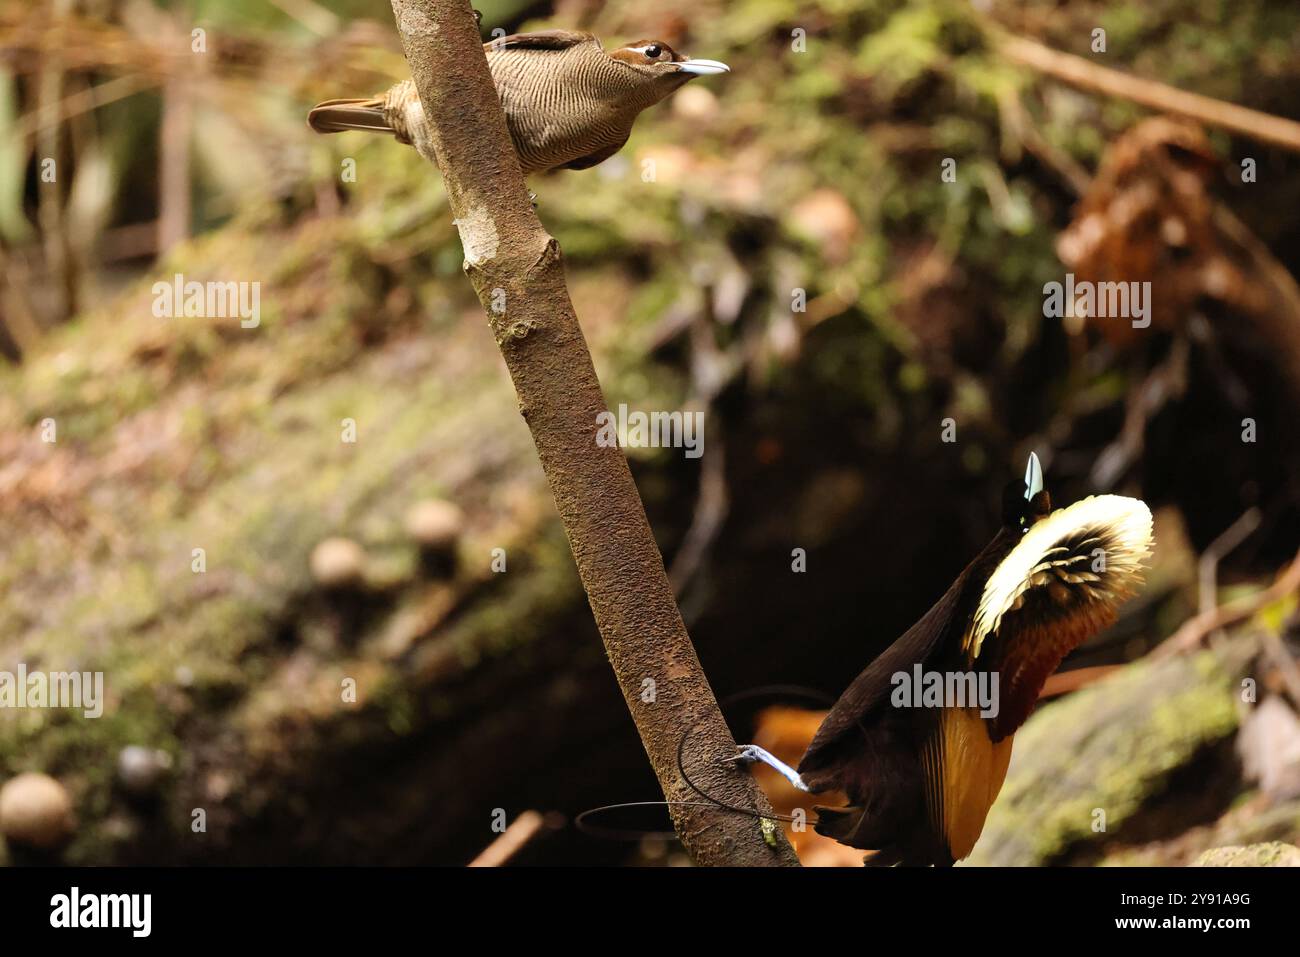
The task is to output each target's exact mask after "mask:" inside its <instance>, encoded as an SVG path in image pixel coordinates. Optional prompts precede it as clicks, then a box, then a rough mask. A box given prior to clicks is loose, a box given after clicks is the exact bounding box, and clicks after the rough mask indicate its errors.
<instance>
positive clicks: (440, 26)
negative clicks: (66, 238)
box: [392, 0, 797, 866]
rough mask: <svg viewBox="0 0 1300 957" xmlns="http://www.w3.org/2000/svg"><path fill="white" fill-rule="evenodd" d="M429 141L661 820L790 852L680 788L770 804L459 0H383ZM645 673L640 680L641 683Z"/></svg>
mask: <svg viewBox="0 0 1300 957" xmlns="http://www.w3.org/2000/svg"><path fill="white" fill-rule="evenodd" d="M392 5H393V14H394V16H395V17H396V18H397V26H398V29H399V31H400V32H401V35H402V47H403V50H404V51H405V53H406V59H407V61H408V62H409V63H410V66H411V72H412V76H413V77H414V78H415V84H416V88H417V89H418V90H419V93H420V99H421V101H422V103H423V106H424V111H425V115H426V116H427V118H428V120H429V123H428V128H429V130H430V131H431V132H430V133H429V134H428V135H429V138H430V141H429V142H419V141H417V142H416V143H415V146H416V148H417V149H418V150H419V151H420V153H421V155H423V156H424V157H425V158H426V159H428V160H429V161H430V162H432V163H434V164H436V165H437V166H438V168H439V169H440V170H441V172H442V177H443V181H444V183H445V184H446V188H447V193H448V196H449V198H450V202H451V209H452V212H453V214H454V215H455V217H456V220H455V222H456V225H457V227H458V229H459V230H460V238H461V243H462V245H463V246H464V248H465V271H466V273H468V275H469V277H470V281H471V282H472V283H473V284H474V289H475V290H476V291H477V293H478V296H479V299H480V300H481V301H482V303H483V306H484V309H485V310H486V311H487V315H488V322H489V324H490V325H491V327H492V332H493V334H494V335H495V336H496V340H497V344H498V345H499V346H500V347H501V354H502V355H503V356H504V357H505V361H506V366H507V367H508V368H509V370H510V376H511V378H512V379H513V380H514V385H515V391H516V392H517V393H518V396H519V410H520V413H521V414H522V415H523V417H524V419H525V421H527V423H528V427H529V429H530V430H531V431H532V435H533V441H534V442H535V443H536V445H537V453H538V456H539V457H540V459H541V463H542V469H543V470H544V471H545V473H546V477H547V480H548V481H549V482H550V486H551V494H552V496H553V497H554V499H555V505H556V508H557V509H558V510H559V513H560V519H561V521H562V522H563V523H564V529H565V532H566V533H567V535H568V538H569V545H570V547H571V548H572V550H573V557H574V559H575V561H576V562H577V566H578V573H579V575H580V576H581V578H582V583H583V586H584V588H586V591H587V599H588V601H589V602H590V603H591V609H592V612H593V613H594V614H595V617H596V624H597V626H598V627H599V629H600V634H601V638H602V639H603V640H604V643H605V650H606V652H607V654H608V655H609V660H610V664H611V665H613V668H614V674H615V676H616V677H617V679H618V683H619V687H620V688H621V689H622V691H623V697H624V698H625V699H626V701H627V705H628V708H629V709H630V711H631V713H632V719H633V721H634V722H635V723H636V727H637V731H638V732H639V733H640V735H641V741H642V743H643V744H644V745H645V749H646V753H647V754H648V755H649V757H650V763H651V765H652V766H653V767H654V771H655V774H656V775H657V776H658V778H659V784H660V786H661V787H662V788H663V792H664V796H665V798H666V799H667V800H668V801H669V802H670V805H671V807H670V810H671V813H672V816H673V823H674V826H675V827H676V829H677V833H678V835H679V836H680V837H681V839H682V843H683V844H685V846H686V849H687V851H688V852H689V853H690V855H691V857H692V859H693V860H694V861H695V862H696V863H697V864H705V865H721V864H726V865H751V866H752V865H774V864H782V865H793V864H796V863H797V861H796V859H795V857H794V852H793V850H792V849H791V848H790V846H789V844H788V843H787V842H786V841H785V839H784V837H782V835H781V834H780V832H779V831H778V832H776V833H775V835H774V836H775V842H774V843H773V844H769V843H768V841H767V840H765V838H764V834H763V831H762V829H761V827H760V821H759V820H758V819H757V818H756V817H755V816H751V815H749V814H738V813H735V812H734V811H726V810H723V809H721V808H719V807H717V806H716V805H713V804H710V803H708V802H706V801H705V800H704V799H703V798H701V796H700V795H699V794H697V793H696V792H694V791H693V790H691V788H690V786H689V785H688V784H687V782H685V781H683V780H682V778H681V775H680V774H679V772H678V766H677V753H678V746H679V743H680V742H681V741H682V738H683V736H684V735H687V734H688V733H689V738H688V739H687V741H686V748H685V752H684V759H683V761H684V765H685V767H686V768H687V771H688V773H689V774H690V776H691V779H692V780H693V781H694V782H695V783H696V784H698V785H699V786H701V787H702V788H704V789H705V790H706V791H707V792H708V793H709V794H710V795H712V796H714V797H715V798H717V799H718V800H719V801H723V802H725V803H727V804H729V805H732V806H733V807H737V808H743V809H746V810H748V811H751V812H753V813H754V814H757V813H762V814H771V813H772V812H771V807H770V806H769V805H768V803H767V801H766V799H765V798H764V797H763V795H762V793H761V792H760V791H759V790H758V789H757V787H756V786H755V785H754V783H753V780H752V779H751V778H750V776H749V775H748V773H746V772H743V771H738V770H736V769H734V768H724V767H722V766H720V765H719V764H718V763H717V759H718V758H719V757H721V756H725V755H730V754H733V753H734V751H735V742H734V741H733V739H732V736H731V733H730V731H729V730H728V729H727V726H726V723H725V722H724V721H723V719H722V714H721V712H720V711H719V710H718V705H717V701H716V700H715V699H714V696H713V691H712V689H711V688H710V687H709V683H708V680H707V679H706V678H705V676H704V672H703V671H702V670H701V668H700V663H699V659H698V658H697V657H696V654H695V648H694V647H693V646H692V644H691V640H690V637H689V636H688V635H687V633H686V626H685V625H684V624H683V622H682V617H681V613H680V612H679V611H678V609H677V604H676V602H675V600H674V598H673V592H672V588H671V586H670V585H669V583H668V576H667V575H666V574H665V572H664V565H663V559H662V557H661V556H660V554H659V549H658V546H657V545H656V544H655V540H654V536H653V535H652V534H651V531H650V526H649V523H648V522H647V521H646V516H645V509H644V507H643V506H642V504H641V498H640V495H639V494H638V493H637V489H636V485H635V483H634V482H633V481H632V474H631V472H630V471H629V470H628V466H627V460H626V459H625V458H624V456H623V451H622V449H620V448H617V447H601V446H598V445H597V444H596V433H597V419H596V417H597V414H598V413H600V412H602V411H604V410H606V409H607V408H608V407H607V405H606V404H605V399H604V395H603V394H602V392H601V388H600V383H599V381H598V380H597V378H596V370H595V367H594V366H593V365H592V361H591V354H590V352H589V351H588V349H587V343H586V340H585V339H584V338H583V335H582V330H581V329H580V328H579V327H578V320H577V317H576V315H575V314H574V311H573V304H572V303H571V302H570V300H569V292H568V288H567V287H566V285H565V281H564V268H563V266H562V265H561V262H560V247H559V244H558V243H556V241H555V240H554V239H553V238H552V237H551V236H550V235H549V234H548V233H547V232H546V230H545V229H543V228H542V225H541V223H540V222H539V221H538V219H537V216H536V214H535V213H534V212H533V208H532V203H531V202H530V200H529V196H528V192H527V190H526V189H525V188H524V179H523V174H522V173H521V172H520V168H519V161H518V158H517V157H516V155H515V151H514V147H513V145H512V144H511V141H510V136H509V133H508V132H507V129H506V123H505V116H504V114H503V113H502V111H501V106H500V101H499V100H498V98H497V93H496V88H495V87H494V86H493V83H492V77H491V74H490V73H489V72H488V66H487V59H486V57H485V56H484V55H483V48H482V45H481V41H480V38H479V35H478V29H477V26H476V24H475V20H474V16H473V13H472V10H471V9H470V4H469V0H392ZM646 679H650V680H651V681H653V683H654V684H653V688H654V694H653V695H645V698H650V699H652V700H645V698H643V694H644V692H645V689H646V688H647V687H648V685H647V684H646Z"/></svg>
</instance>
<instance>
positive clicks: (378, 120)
mask: <svg viewBox="0 0 1300 957" xmlns="http://www.w3.org/2000/svg"><path fill="white" fill-rule="evenodd" d="M387 99H388V98H387V95H384V96H372V97H369V98H367V99H363V100H326V101H325V102H324V103H319V104H317V105H316V106H315V107H313V108H312V111H311V112H310V113H308V114H307V123H308V125H309V126H311V128H312V129H313V130H315V131H316V132H317V133H341V132H343V131H344V130H369V131H370V132H372V133H396V132H397V131H396V130H394V129H393V126H392V124H391V123H389V122H388V118H387V117H386V116H385V115H384V106H385V105H386V103H387Z"/></svg>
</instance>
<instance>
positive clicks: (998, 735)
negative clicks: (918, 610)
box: [727, 455, 1151, 866]
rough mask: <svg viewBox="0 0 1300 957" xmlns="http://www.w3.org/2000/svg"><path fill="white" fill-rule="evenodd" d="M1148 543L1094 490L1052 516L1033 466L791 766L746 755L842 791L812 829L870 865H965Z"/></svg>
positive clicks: (1137, 571)
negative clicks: (1020, 748) (1065, 678)
mask: <svg viewBox="0 0 1300 957" xmlns="http://www.w3.org/2000/svg"><path fill="white" fill-rule="evenodd" d="M1150 547H1151V512H1150V510H1149V509H1148V508H1147V507H1146V505H1145V504H1144V503H1142V502H1140V501H1138V500H1137V499H1133V498H1125V497H1122V496H1119V495H1099V496H1095V497H1091V498H1086V499H1084V500H1082V501H1080V502H1076V503H1075V504H1074V505H1071V506H1070V507H1069V508H1064V509H1060V510H1058V511H1055V512H1053V511H1052V510H1051V500H1050V498H1049V497H1048V494H1047V491H1046V490H1045V489H1044V488H1043V479H1042V470H1041V468H1040V466H1039V463H1038V458H1037V456H1034V455H1031V456H1030V457H1029V467H1028V469H1027V471H1026V475H1025V481H1024V483H1023V484H1022V483H1019V482H1016V483H1013V484H1012V485H1010V486H1008V487H1007V489H1006V490H1005V492H1004V495H1003V526H1002V528H1001V529H1000V530H999V531H998V533H997V534H996V535H995V536H994V537H993V540H992V541H991V542H989V544H988V545H987V546H986V547H985V548H984V550H983V551H982V552H980V554H979V555H977V556H976V557H975V559H974V561H972V562H971V563H970V564H969V565H968V566H967V567H966V569H965V571H963V572H962V573H961V575H959V576H958V578H957V580H956V581H955V582H954V583H953V584H952V586H951V587H950V588H949V589H948V591H947V592H946V593H945V594H944V596H943V597H942V598H940V599H939V601H938V603H937V604H936V605H935V606H934V607H933V608H931V609H930V610H929V611H928V612H927V613H926V614H925V616H924V617H923V618H922V619H921V620H920V621H918V622H917V623H916V624H915V625H913V626H912V627H911V628H910V629H908V631H907V632H906V633H905V634H904V635H903V636H902V637H901V638H899V639H898V640H897V641H895V642H894V643H893V644H892V645H890V646H889V648H887V649H886V650H885V651H884V652H883V653H882V654H881V655H880V656H879V657H878V658H876V660H875V661H873V662H872V663H871V664H870V665H869V666H868V667H867V669H866V670H865V671H863V672H862V674H860V675H859V676H858V677H857V679H856V680H855V681H854V682H853V683H852V684H851V685H849V687H848V690H846V691H845V692H844V694H842V695H841V696H840V698H839V700H838V701H837V702H836V703H835V706H834V707H833V708H832V709H831V711H830V713H829V714H828V715H827V716H826V719H825V721H823V722H822V725H821V727H820V728H819V729H818V731H817V735H816V736H815V737H814V738H813V741H812V744H811V745H809V747H808V750H807V751H806V752H805V753H804V756H803V760H802V761H800V762H799V768H798V770H797V771H796V770H795V769H793V768H791V767H789V766H788V765H785V764H783V763H782V762H781V761H780V760H778V759H777V758H775V757H773V756H772V755H770V754H768V753H767V752H766V751H764V750H763V749H762V748H759V747H757V746H756V745H746V746H744V747H742V748H740V750H739V752H738V753H737V755H736V756H735V757H734V758H729V759H727V760H729V761H739V762H745V763H749V762H753V761H762V762H763V763H765V764H769V765H771V766H772V767H773V768H775V769H776V770H777V771H779V772H781V774H783V775H784V776H785V777H786V778H787V779H788V780H789V781H790V782H791V783H792V784H794V785H795V787H797V788H800V789H801V790H804V791H809V792H812V793H814V794H815V793H818V792H821V791H830V790H838V791H843V792H844V793H846V794H847V795H848V799H849V804H848V806H846V807H842V808H826V807H817V808H816V810H817V813H818V820H817V823H816V830H817V832H818V833H820V834H825V835H827V836H828V837H833V838H835V839H836V840H838V841H840V842H841V843H843V844H847V845H849V846H850V847H858V848H863V849H867V850H874V851H876V854H875V855H874V856H872V857H870V858H868V861H867V862H868V863H869V864H871V865H889V864H912V865H930V864H932V865H940V866H947V865H951V864H952V863H953V862H954V861H959V860H961V859H962V858H964V857H966V856H967V855H968V854H970V852H971V850H972V849H973V848H974V846H975V841H976V840H977V839H978V838H979V836H980V832H981V831H982V830H983V828H984V819H985V817H986V815H987V814H988V811H989V808H990V807H991V806H992V805H993V802H994V800H995V799H996V798H997V796H998V792H999V791H1000V790H1001V788H1002V781H1003V778H1004V777H1005V775H1006V772H1007V762H1008V761H1009V760H1010V759H1011V742H1012V738H1013V736H1014V735H1015V733H1016V730H1017V729H1018V728H1019V727H1020V725H1021V724H1023V723H1024V721H1025V719H1026V718H1028V717H1029V714H1030V712H1031V711H1032V710H1033V708H1034V704H1035V702H1036V701H1037V700H1038V695H1039V692H1040V691H1041V690H1042V687H1043V683H1044V682H1045V681H1046V680H1047V678H1048V677H1049V676H1050V675H1051V674H1052V672H1054V671H1055V670H1056V668H1057V666H1058V665H1059V664H1060V663H1061V660H1062V659H1063V658H1064V657H1065V655H1066V654H1068V653H1069V652H1070V651H1071V650H1073V649H1074V648H1076V647H1077V646H1078V645H1080V644H1081V643H1082V642H1084V641H1085V640H1087V639H1088V638H1089V637H1090V636H1092V635H1093V634H1095V633H1096V632H1097V631H1098V630H1099V629H1100V628H1102V627H1103V626H1105V625H1107V624H1109V623H1110V622H1111V621H1113V620H1114V617H1115V608H1116V606H1117V605H1118V604H1119V603H1120V602H1121V601H1123V600H1124V599H1125V598H1126V597H1128V596H1130V595H1131V594H1133V592H1134V590H1135V588H1136V586H1137V583H1138V582H1139V581H1140V580H1141V566H1142V562H1143V561H1144V559H1145V558H1146V556H1147V554H1148V553H1149V551H1150Z"/></svg>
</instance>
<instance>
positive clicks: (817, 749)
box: [799, 569, 970, 774]
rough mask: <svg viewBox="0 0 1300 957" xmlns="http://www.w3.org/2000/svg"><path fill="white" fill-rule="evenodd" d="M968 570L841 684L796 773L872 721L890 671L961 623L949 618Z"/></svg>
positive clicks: (920, 656)
mask: <svg viewBox="0 0 1300 957" xmlns="http://www.w3.org/2000/svg"><path fill="white" fill-rule="evenodd" d="M969 572H970V569H967V570H966V571H965V572H963V573H962V574H961V576H960V577H959V578H958V579H957V580H956V581H955V582H953V584H952V587H951V588H949V589H948V591H947V592H945V593H944V596H943V597H942V598H940V599H939V601H938V602H936V603H935V605H934V607H932V608H931V609H930V610H929V611H927V612H926V613H925V615H924V616H922V618H921V620H920V621H918V622H917V623H916V624H915V625H913V626H912V627H911V628H909V629H908V630H907V631H906V632H905V633H904V634H903V636H902V637H901V638H899V639H898V640H897V641H895V642H894V643H893V644H892V645H890V646H889V647H888V648H886V649H885V650H884V651H883V652H882V653H881V654H880V656H879V657H877V658H876V660H875V661H873V662H871V664H870V665H868V666H867V668H866V670H865V671H863V672H862V673H861V674H860V675H858V676H857V678H855V679H854V680H853V683H852V684H851V685H849V686H848V688H846V689H845V691H844V693H843V694H842V695H840V697H839V700H838V701H836V702H835V706H834V707H833V708H831V710H830V713H829V714H828V715H827V716H826V720H825V721H823V722H822V726H821V727H820V728H818V729H817V734H816V736H815V737H814V738H813V740H812V744H810V745H808V750H807V751H806V752H804V756H803V760H802V761H800V762H799V773H800V774H803V773H805V772H807V771H813V770H816V769H817V768H819V767H821V766H822V765H823V763H824V760H823V759H825V758H828V757H829V756H830V752H831V751H833V750H834V747H833V746H835V745H838V744H839V743H841V741H842V739H843V738H844V737H845V736H846V735H848V734H851V733H854V732H856V731H857V729H858V728H859V727H861V726H864V725H867V724H870V723H871V716H872V714H873V713H874V712H875V711H877V710H878V709H879V708H881V707H882V706H883V705H885V704H887V703H888V701H889V695H890V692H891V691H893V684H892V683H891V681H890V678H891V676H892V675H893V674H894V673H895V672H898V671H911V669H912V665H913V664H915V663H917V662H921V663H924V662H926V661H928V660H929V659H930V657H931V656H932V655H933V654H934V653H935V652H936V650H940V649H942V648H943V647H944V645H945V642H944V638H945V637H946V636H947V635H948V633H949V630H950V629H951V628H953V627H959V626H960V624H961V623H960V622H955V621H954V617H955V614H954V613H955V612H956V611H957V608H958V606H959V605H962V604H966V603H964V602H963V601H962V593H963V592H964V591H965V586H966V582H967V579H968V577H969Z"/></svg>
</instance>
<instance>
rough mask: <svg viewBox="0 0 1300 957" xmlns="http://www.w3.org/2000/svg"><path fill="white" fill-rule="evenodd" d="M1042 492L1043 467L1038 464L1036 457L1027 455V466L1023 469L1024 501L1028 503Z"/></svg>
mask: <svg viewBox="0 0 1300 957" xmlns="http://www.w3.org/2000/svg"><path fill="white" fill-rule="evenodd" d="M1042 490H1043V467H1042V466H1041V465H1039V464H1038V456H1037V455H1035V454H1034V453H1033V452H1030V453H1029V465H1028V466H1027V467H1026V468H1025V501H1026V502H1028V501H1030V500H1031V499H1033V497H1034V496H1035V495H1037V494H1038V493H1039V492H1041V491H1042Z"/></svg>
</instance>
